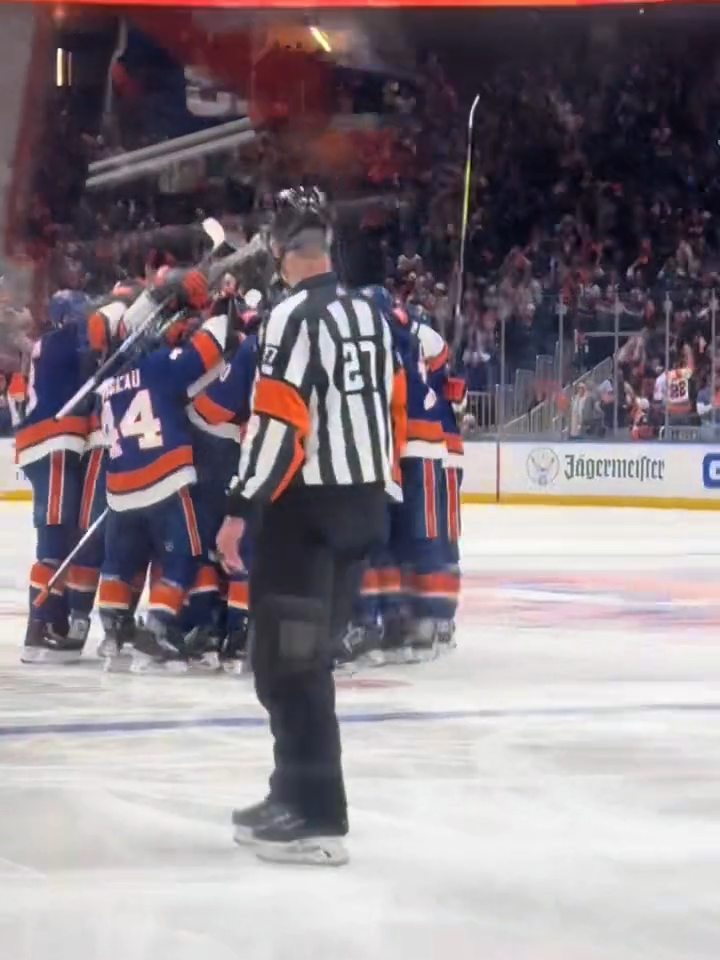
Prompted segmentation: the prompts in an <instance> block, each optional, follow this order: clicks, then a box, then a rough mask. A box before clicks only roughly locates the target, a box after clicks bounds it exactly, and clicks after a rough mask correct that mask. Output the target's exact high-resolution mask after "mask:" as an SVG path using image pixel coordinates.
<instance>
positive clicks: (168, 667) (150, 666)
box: [129, 650, 188, 675]
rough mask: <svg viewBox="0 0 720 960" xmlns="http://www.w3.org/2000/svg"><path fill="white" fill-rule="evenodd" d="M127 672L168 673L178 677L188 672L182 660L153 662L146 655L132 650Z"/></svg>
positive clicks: (186, 665)
mask: <svg viewBox="0 0 720 960" xmlns="http://www.w3.org/2000/svg"><path fill="white" fill-rule="evenodd" d="M129 672H130V673H146V674H155V675H157V674H164V673H170V674H175V675H179V674H183V673H187V672H188V664H187V663H186V662H185V661H184V660H164V661H158V660H153V658H152V657H150V656H148V655H147V654H146V653H140V651H139V650H133V654H132V660H131V661H130V670H129Z"/></svg>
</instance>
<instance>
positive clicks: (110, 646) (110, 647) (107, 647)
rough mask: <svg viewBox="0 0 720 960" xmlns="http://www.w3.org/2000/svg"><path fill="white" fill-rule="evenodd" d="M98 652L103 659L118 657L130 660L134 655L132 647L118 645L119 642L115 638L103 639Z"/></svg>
mask: <svg viewBox="0 0 720 960" xmlns="http://www.w3.org/2000/svg"><path fill="white" fill-rule="evenodd" d="M96 653H97V656H98V657H100V659H101V660H107V659H115V658H118V657H120V658H122V659H123V660H129V659H130V657H131V656H132V647H128V646H122V647H118V645H117V643H115V642H114V641H113V640H101V641H100V643H99V644H98V648H97V651H96Z"/></svg>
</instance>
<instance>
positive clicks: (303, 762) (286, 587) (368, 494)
mask: <svg viewBox="0 0 720 960" xmlns="http://www.w3.org/2000/svg"><path fill="white" fill-rule="evenodd" d="M386 508H387V499H386V495H385V492H384V490H383V488H382V486H381V485H379V484H377V485H376V484H365V485H362V486H352V487H351V486H345V487H343V486H333V487H329V486H326V487H321V486H317V487H298V488H292V487H291V488H290V489H289V490H287V491H285V493H283V494H281V496H280V497H279V498H278V499H277V501H275V502H274V503H272V504H269V505H268V506H266V507H265V508H264V509H263V511H262V514H261V517H260V520H259V526H258V529H257V533H256V538H255V544H254V556H253V562H252V565H251V570H250V584H249V586H250V616H251V618H252V617H253V611H254V610H257V609H258V608H259V605H260V604H261V602H262V601H263V599H264V598H266V597H269V596H272V595H275V596H277V595H280V596H294V597H301V598H304V599H312V600H320V601H321V602H322V603H323V604H324V605H326V609H327V611H328V618H327V619H328V622H329V625H330V632H329V634H328V637H327V639H326V649H324V650H323V652H322V656H321V657H320V658H318V660H316V661H315V662H314V664H313V666H312V667H311V668H310V669H307V670H303V671H301V672H287V671H284V670H282V669H278V662H277V652H276V649H275V648H276V644H275V643H268V641H267V638H266V640H265V642H263V637H262V635H261V631H260V630H256V631H255V640H254V645H253V648H252V651H251V657H252V666H253V671H254V674H255V689H256V691H257V695H258V699H259V700H260V702H261V703H262V705H263V706H264V707H265V709H266V710H267V711H268V713H269V714H270V728H271V731H272V734H273V737H274V740H275V747H274V754H275V770H274V772H273V775H272V777H271V778H270V794H271V796H272V797H273V799H276V800H279V801H281V802H283V803H285V804H287V805H288V806H290V807H292V808H293V809H294V810H296V811H297V812H298V813H299V814H301V815H302V816H303V817H305V819H306V820H307V821H308V823H309V824H310V825H311V826H312V827H314V828H316V829H318V830H320V831H322V830H327V831H328V832H330V833H341V834H342V833H345V832H346V831H347V801H346V797H345V785H344V782H343V773H342V761H341V746H340V731H339V728H338V722H337V716H336V713H335V682H334V679H333V672H332V671H333V648H334V643H333V641H334V638H335V637H336V636H337V634H338V633H339V632H340V631H341V630H342V629H343V628H344V627H345V626H346V624H347V623H348V622H349V621H350V619H351V616H352V606H353V601H354V599H355V596H356V592H357V590H358V587H359V584H360V578H361V576H362V569H363V563H364V560H365V558H366V557H367V554H368V552H369V550H370V549H371V548H372V547H373V546H374V545H375V544H377V543H379V542H380V541H381V540H382V537H383V533H384V529H385V516H386Z"/></svg>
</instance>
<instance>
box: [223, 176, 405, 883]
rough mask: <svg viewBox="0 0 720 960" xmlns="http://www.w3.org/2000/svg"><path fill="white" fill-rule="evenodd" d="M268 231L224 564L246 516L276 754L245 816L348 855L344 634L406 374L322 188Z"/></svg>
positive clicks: (330, 858) (242, 825)
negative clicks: (279, 296) (271, 290)
mask: <svg viewBox="0 0 720 960" xmlns="http://www.w3.org/2000/svg"><path fill="white" fill-rule="evenodd" d="M269 239H270V248H271V251H272V254H273V256H274V257H275V259H276V260H277V263H278V267H279V270H280V272H281V274H282V276H283V279H284V280H285V282H286V283H287V285H288V287H289V288H290V292H289V296H288V297H287V298H286V299H285V300H284V301H282V302H281V303H280V304H279V305H277V306H276V307H275V308H274V309H273V311H272V313H271V314H270V316H269V318H268V320H267V321H266V323H265V324H264V327H263V329H262V332H261V335H260V344H259V348H258V357H259V360H258V372H257V377H256V381H255V389H254V397H253V407H252V417H251V420H250V423H249V425H248V431H247V434H246V438H245V441H244V443H243V452H242V456H241V461H240V471H239V481H238V483H237V485H236V486H235V487H234V488H233V489H232V490H231V492H230V493H229V495H228V498H227V505H226V518H225V521H224V523H223V526H222V529H221V531H220V533H219V535H218V541H217V546H218V552H219V554H220V556H221V557H222V559H223V562H224V564H225V566H226V568H227V569H229V570H232V569H238V568H241V561H240V558H239V555H238V546H237V545H238V541H239V539H240V536H241V535H242V533H243V532H244V529H245V524H251V525H253V526H254V527H255V528H256V535H255V538H254V552H253V562H252V565H251V569H250V571H249V577H250V620H251V628H250V630H251V634H250V636H251V639H250V651H251V652H250V656H251V662H252V667H253V671H254V674H255V689H256V691H257V695H258V698H259V700H260V702H261V703H262V704H263V706H264V707H265V709H266V710H267V711H268V713H269V715H270V727H271V731H272V735H273V738H274V741H275V743H274V755H275V769H274V771H273V774H272V776H271V778H270V790H269V794H268V796H267V798H266V799H265V800H264V801H263V802H262V803H259V804H257V805H255V806H253V807H250V808H248V809H244V810H238V811H235V813H234V814H233V825H234V831H235V839H236V841H237V842H238V843H252V844H254V845H255V849H256V853H257V855H258V856H259V857H260V858H261V859H265V860H272V861H280V862H301V863H313V864H327V865H333V866H337V865H340V864H343V863H346V862H347V859H348V854H347V850H346V848H345V845H344V843H343V840H342V838H343V837H344V836H345V834H346V833H347V831H348V819H347V801H346V796H345V785H344V781H343V771H342V761H341V744H340V732H339V728H338V722H337V716H336V712H335V686H334V680H333V675H332V666H333V646H334V638H335V636H336V635H337V634H338V633H339V632H340V630H341V629H342V628H343V627H344V626H345V625H346V623H347V622H348V621H349V620H350V618H351V606H352V602H353V598H354V596H355V592H356V589H357V587H358V583H359V579H360V575H361V570H362V563H363V560H364V558H365V556H366V555H367V552H368V550H369V548H370V547H371V546H372V545H373V544H374V543H376V542H378V541H379V540H380V539H381V538H382V536H383V531H384V526H385V516H386V493H385V490H386V488H387V487H388V485H389V484H390V482H391V476H392V461H393V436H392V424H391V403H392V398H393V391H394V390H395V391H396V393H397V392H399V391H400V390H401V389H402V387H401V386H396V383H398V384H399V383H401V381H399V380H398V381H396V379H395V373H394V363H393V349H392V341H391V333H390V329H389V326H388V324H387V323H386V321H385V320H384V318H383V316H382V315H381V314H380V313H379V312H378V311H377V310H376V308H375V307H374V306H373V305H371V303H370V302H368V301H367V300H365V299H363V298H362V297H359V296H356V295H349V294H348V293H346V292H345V291H344V290H343V289H342V288H341V287H340V286H339V284H338V280H337V278H336V276H335V274H334V273H333V270H332V262H331V257H330V247H331V242H332V229H331V224H330V219H329V216H328V212H327V209H326V206H325V203H324V198H323V196H322V194H320V192H319V191H318V190H315V189H310V190H307V189H297V190H286V191H283V193H281V194H280V195H279V196H278V198H277V203H276V210H275V215H274V219H273V222H272V224H271V227H270V234H269ZM396 399H397V397H396Z"/></svg>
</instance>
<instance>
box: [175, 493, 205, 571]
mask: <svg viewBox="0 0 720 960" xmlns="http://www.w3.org/2000/svg"><path fill="white" fill-rule="evenodd" d="M180 503H181V505H182V510H183V515H184V517H185V526H186V527H187V532H188V538H189V540H190V550H191V555H192V556H193V557H199V556H200V554H201V553H202V543H201V541H200V528H199V527H198V522H197V517H196V516H195V507H194V505H193V502H192V497H191V496H190V492H189V490H188V488H187V487H185V488H183V489H182V490H181V491H180Z"/></svg>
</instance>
